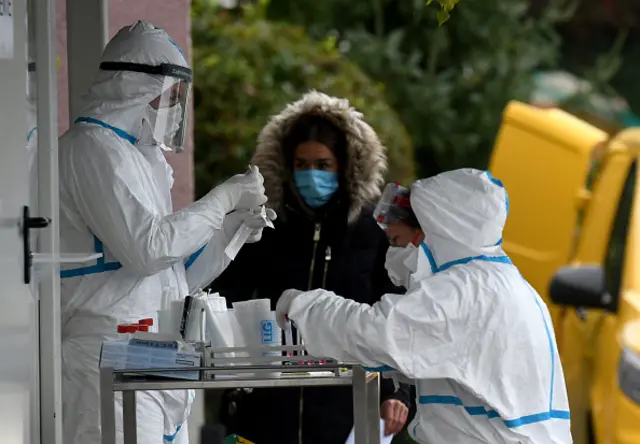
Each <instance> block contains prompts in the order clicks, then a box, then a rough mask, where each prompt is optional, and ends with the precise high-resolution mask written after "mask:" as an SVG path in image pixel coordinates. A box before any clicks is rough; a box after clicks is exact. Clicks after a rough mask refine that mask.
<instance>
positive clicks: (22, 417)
mask: <svg viewBox="0 0 640 444" xmlns="http://www.w3.org/2000/svg"><path fill="white" fill-rule="evenodd" d="M25 4H26V2H24V1H11V0H0V430H2V439H1V441H2V442H3V443H17V444H22V443H25V444H27V443H37V442H39V436H37V435H35V434H34V429H33V427H34V425H35V423H37V421H38V419H37V411H38V405H37V404H38V401H37V400H38V378H37V375H38V365H39V363H38V359H37V357H38V342H37V339H38V338H37V331H38V320H37V301H36V300H35V298H34V297H33V296H32V294H31V292H30V290H29V285H27V284H26V283H25V282H24V248H23V238H22V236H21V230H20V227H21V225H22V214H23V208H24V207H25V206H27V205H28V202H29V177H30V174H29V171H28V166H27V162H28V161H27V150H26V135H27V116H26V103H27V101H26V90H27V80H26V79H27V57H26V49H27V48H26V46H27V34H26V15H25V14H26V10H25ZM34 416H35V418H34ZM36 430H37V428H36Z"/></svg>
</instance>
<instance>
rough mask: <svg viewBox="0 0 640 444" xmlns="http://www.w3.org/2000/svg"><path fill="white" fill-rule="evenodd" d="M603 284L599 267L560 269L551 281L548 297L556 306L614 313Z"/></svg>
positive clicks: (611, 300) (609, 296) (603, 277)
mask: <svg viewBox="0 0 640 444" xmlns="http://www.w3.org/2000/svg"><path fill="white" fill-rule="evenodd" d="M605 284H606V280H605V274H604V270H603V269H602V267H601V266H599V265H586V266H577V267H562V268H560V269H559V270H558V271H557V272H556V273H555V274H554V275H553V278H552V279H551V284H550V285H549V296H550V297H551V300H552V301H553V303H554V304H558V305H564V306H569V307H576V308H600V309H604V310H608V311H615V307H614V304H613V298H612V297H611V295H610V294H609V293H608V292H607V290H606V285H605Z"/></svg>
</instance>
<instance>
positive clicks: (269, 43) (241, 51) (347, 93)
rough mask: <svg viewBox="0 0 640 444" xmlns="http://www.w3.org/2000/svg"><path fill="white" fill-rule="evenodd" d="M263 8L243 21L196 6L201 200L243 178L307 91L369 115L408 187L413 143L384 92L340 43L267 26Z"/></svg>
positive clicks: (393, 170) (246, 12)
mask: <svg viewBox="0 0 640 444" xmlns="http://www.w3.org/2000/svg"><path fill="white" fill-rule="evenodd" d="M260 8H261V7H260V5H258V6H253V7H247V8H244V9H243V11H241V14H240V15H238V14H237V13H230V12H225V11H218V10H217V9H216V8H215V6H214V5H212V4H211V3H210V2H207V1H204V0H196V1H194V2H193V6H192V38H193V46H194V57H193V60H194V67H195V69H194V85H195V86H194V88H195V95H196V100H195V102H196V104H195V115H196V125H195V143H196V151H195V158H196V159H195V160H196V161H195V165H196V187H197V193H198V194H199V195H202V194H203V193H205V192H207V191H208V190H209V189H210V188H211V187H212V186H214V185H215V184H217V183H219V182H220V181H222V180H224V179H225V178H227V177H229V176H230V175H232V174H236V173H238V172H242V171H244V170H245V169H246V168H247V164H248V162H249V159H250V158H251V155H252V154H253V151H254V149H255V143H256V137H257V135H258V133H259V131H260V130H261V129H262V127H263V126H264V125H265V124H266V123H267V120H268V118H269V117H270V116H271V115H273V114H276V113H278V112H279V111H280V110H281V109H283V108H284V106H285V105H286V104H287V103H289V102H292V101H294V100H296V99H298V98H299V97H300V96H301V95H302V94H303V93H305V92H306V91H308V90H309V89H317V90H319V91H323V92H325V93H327V94H330V95H334V96H339V97H345V98H347V99H349V101H350V102H351V103H352V104H353V105H354V106H355V107H356V108H358V109H359V110H361V111H362V112H364V114H365V116H366V119H367V121H368V122H369V123H370V124H371V125H372V126H373V128H374V129H375V130H376V131H377V132H378V134H379V136H380V138H381V139H382V141H383V142H384V143H385V144H386V145H387V146H388V147H389V160H390V172H389V177H390V178H393V179H397V180H401V181H403V182H410V181H411V180H412V179H413V178H414V169H413V162H412V158H413V150H412V146H411V141H410V138H409V135H408V133H407V131H406V129H405V128H404V126H403V124H402V123H401V122H400V120H399V118H398V117H397V116H396V115H395V113H394V111H393V110H392V109H391V108H390V107H389V106H388V105H387V104H386V102H385V99H384V91H383V90H382V87H381V86H380V85H377V84H375V83H374V82H372V81H371V80H370V79H369V78H368V77H367V76H366V75H365V74H364V73H363V72H362V71H361V70H360V69H359V68H358V67H357V66H356V65H355V64H354V63H352V62H350V61H348V60H346V59H345V58H344V57H343V56H342V54H341V53H340V51H338V49H337V48H336V40H335V38H332V37H331V36H328V37H326V38H324V39H322V40H320V41H318V42H315V41H312V40H311V39H310V38H309V37H308V36H307V34H306V33H305V31H304V29H303V28H300V27H297V26H292V25H289V24H284V23H278V24H274V23H269V22H267V21H265V20H263V19H262V18H261V10H260Z"/></svg>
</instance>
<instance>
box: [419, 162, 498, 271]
mask: <svg viewBox="0 0 640 444" xmlns="http://www.w3.org/2000/svg"><path fill="white" fill-rule="evenodd" d="M411 208H412V209H413V211H414V213H415V215H416V217H417V219H418V222H419V223H420V227H421V228H422V230H423V231H424V234H425V242H424V243H425V244H426V246H427V248H426V250H427V251H426V253H427V256H431V257H430V258H429V260H430V262H431V268H432V271H433V272H436V271H441V270H442V269H443V268H447V266H448V265H449V263H450V262H452V261H460V260H462V259H467V258H472V257H473V258H475V257H478V256H488V257H491V256H503V255H504V252H503V251H502V248H501V247H500V244H501V243H502V230H503V228H504V224H505V221H506V220H507V214H508V212H509V198H508V196H507V192H506V190H505V188H504V186H503V185H502V182H500V181H499V180H498V179H496V178H494V177H493V176H491V173H489V172H488V171H480V170H475V169H471V168H464V169H459V170H454V171H448V172H445V173H442V174H438V175H437V176H434V177H430V178H428V179H422V180H418V181H416V182H414V184H413V185H412V187H411Z"/></svg>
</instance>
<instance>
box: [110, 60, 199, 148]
mask: <svg viewBox="0 0 640 444" xmlns="http://www.w3.org/2000/svg"><path fill="white" fill-rule="evenodd" d="M100 69H101V70H103V71H131V72H141V73H145V74H151V75H155V76H160V77H162V79H163V84H162V93H161V94H160V95H159V96H158V97H156V98H155V99H153V100H152V101H151V102H150V103H149V107H150V109H149V122H148V123H149V125H150V126H151V128H150V131H151V133H152V135H153V140H154V141H155V143H156V144H157V145H158V146H159V147H160V148H162V149H163V150H166V151H174V152H178V153H180V152H182V151H184V139H185V136H186V131H187V109H188V106H189V92H190V87H191V76H192V74H191V70H190V69H189V68H185V67H183V66H178V65H172V64H165V63H163V64H161V65H156V66H152V65H143V64H140V63H129V62H103V63H101V64H100Z"/></svg>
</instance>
